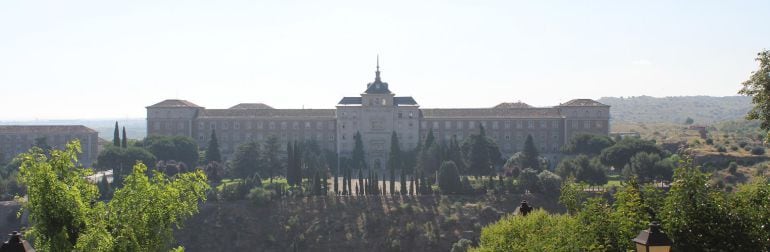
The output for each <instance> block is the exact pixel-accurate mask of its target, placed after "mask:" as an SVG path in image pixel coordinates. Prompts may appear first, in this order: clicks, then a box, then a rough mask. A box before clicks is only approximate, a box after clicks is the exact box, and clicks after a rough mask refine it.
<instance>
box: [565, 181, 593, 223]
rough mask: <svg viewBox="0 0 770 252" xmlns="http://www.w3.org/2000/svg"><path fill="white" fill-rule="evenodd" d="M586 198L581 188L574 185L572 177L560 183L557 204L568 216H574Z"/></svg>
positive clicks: (579, 185) (577, 184)
mask: <svg viewBox="0 0 770 252" xmlns="http://www.w3.org/2000/svg"><path fill="white" fill-rule="evenodd" d="M586 197H587V195H586V193H585V191H583V186H582V185H581V184H579V183H576V182H575V178H574V177H569V178H567V180H566V181H564V183H562V185H561V190H560V195H559V203H560V204H562V205H564V207H565V208H567V213H569V214H570V215H575V214H577V213H578V212H579V211H580V206H581V204H582V202H583V200H584V199H585V198H586Z"/></svg>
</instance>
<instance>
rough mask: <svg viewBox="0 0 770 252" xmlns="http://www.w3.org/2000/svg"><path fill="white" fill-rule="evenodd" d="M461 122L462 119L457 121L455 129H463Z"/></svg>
mask: <svg viewBox="0 0 770 252" xmlns="http://www.w3.org/2000/svg"><path fill="white" fill-rule="evenodd" d="M463 123H464V122H462V121H460V122H457V129H463Z"/></svg>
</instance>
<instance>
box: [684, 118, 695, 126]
mask: <svg viewBox="0 0 770 252" xmlns="http://www.w3.org/2000/svg"><path fill="white" fill-rule="evenodd" d="M694 122H695V120H693V119H692V118H690V117H687V119H685V120H684V124H687V125H690V124H693V123H694Z"/></svg>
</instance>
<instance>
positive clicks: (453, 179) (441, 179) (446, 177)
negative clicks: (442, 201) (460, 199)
mask: <svg viewBox="0 0 770 252" xmlns="http://www.w3.org/2000/svg"><path fill="white" fill-rule="evenodd" d="M438 186H439V189H441V193H443V194H458V193H461V192H462V191H463V185H462V183H461V182H460V173H459V172H458V171H457V165H455V162H453V161H446V162H444V163H442V164H441V169H440V170H439V173H438Z"/></svg>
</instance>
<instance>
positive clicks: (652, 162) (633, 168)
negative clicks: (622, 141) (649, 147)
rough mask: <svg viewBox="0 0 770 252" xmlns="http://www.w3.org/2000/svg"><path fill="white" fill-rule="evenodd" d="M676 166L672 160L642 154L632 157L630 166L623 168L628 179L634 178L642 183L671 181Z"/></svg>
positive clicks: (655, 155) (652, 154) (650, 154)
mask: <svg viewBox="0 0 770 252" xmlns="http://www.w3.org/2000/svg"><path fill="white" fill-rule="evenodd" d="M673 168H674V165H673V163H672V162H671V160H668V159H661V158H660V155H658V154H655V153H647V152H640V153H637V154H636V155H634V156H633V157H631V160H630V161H629V163H628V165H626V167H624V168H623V175H625V176H626V178H631V177H632V176H633V177H635V178H636V179H638V180H639V182H641V183H646V182H651V181H653V180H655V179H665V180H669V179H671V175H672V174H673Z"/></svg>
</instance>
